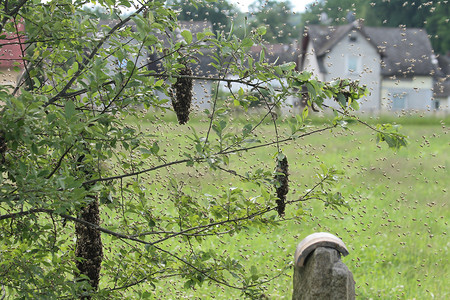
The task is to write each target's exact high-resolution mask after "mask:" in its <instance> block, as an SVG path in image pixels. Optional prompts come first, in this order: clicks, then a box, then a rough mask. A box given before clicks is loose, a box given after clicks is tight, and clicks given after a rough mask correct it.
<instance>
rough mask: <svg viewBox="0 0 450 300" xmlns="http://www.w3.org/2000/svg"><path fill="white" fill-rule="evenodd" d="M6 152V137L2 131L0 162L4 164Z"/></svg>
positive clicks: (0, 137) (0, 135)
mask: <svg viewBox="0 0 450 300" xmlns="http://www.w3.org/2000/svg"><path fill="white" fill-rule="evenodd" d="M5 152H6V139H5V138H4V135H3V132H1V131H0V163H2V164H4V163H5V161H6V159H5Z"/></svg>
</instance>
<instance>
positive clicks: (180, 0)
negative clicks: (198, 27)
mask: <svg viewBox="0 0 450 300" xmlns="http://www.w3.org/2000/svg"><path fill="white" fill-rule="evenodd" d="M168 3H169V5H173V7H175V8H176V9H177V10H179V13H178V20H180V21H205V20H207V21H209V22H211V24H212V26H213V30H214V32H215V33H216V34H218V33H219V32H222V31H225V32H228V31H229V30H230V28H231V22H232V21H233V20H234V19H235V18H234V17H235V16H236V14H238V13H239V10H238V9H237V8H236V7H235V6H234V5H233V4H231V3H230V2H228V1H227V0H220V1H187V0H172V1H169V2H168Z"/></svg>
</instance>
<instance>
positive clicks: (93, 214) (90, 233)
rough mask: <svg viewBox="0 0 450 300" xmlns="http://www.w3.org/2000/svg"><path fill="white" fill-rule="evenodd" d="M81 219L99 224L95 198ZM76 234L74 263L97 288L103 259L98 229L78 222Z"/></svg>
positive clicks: (82, 211)
mask: <svg viewBox="0 0 450 300" xmlns="http://www.w3.org/2000/svg"><path fill="white" fill-rule="evenodd" d="M78 217H79V218H80V219H81V220H83V221H86V222H89V223H92V224H96V225H100V213H99V205H98V200H97V198H95V197H93V201H92V202H91V203H89V204H88V205H87V206H85V207H84V208H83V209H82V210H81V211H80V213H79V216H78ZM75 232H76V236H77V243H76V250H75V255H76V257H78V258H80V259H79V260H77V262H76V265H77V268H78V270H79V272H80V274H83V275H86V276H87V277H89V283H90V285H91V286H92V289H93V290H96V289H97V288H98V284H99V281H100V269H101V263H102V259H103V246H102V239H101V235H100V231H98V230H96V229H94V228H92V227H88V226H85V225H83V224H80V223H76V224H75ZM90 298H91V297H90V296H82V297H81V299H90Z"/></svg>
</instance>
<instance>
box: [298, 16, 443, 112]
mask: <svg viewBox="0 0 450 300" xmlns="http://www.w3.org/2000/svg"><path fill="white" fill-rule="evenodd" d="M301 48H302V55H301V58H300V65H301V66H300V68H301V70H308V71H311V72H313V74H314V75H315V76H317V77H318V78H319V79H320V80H324V81H331V80H333V79H335V78H349V79H352V80H359V81H360V83H361V84H365V85H366V86H367V87H368V88H369V90H370V95H368V96H367V97H365V98H364V99H362V101H361V111H363V112H368V113H378V112H383V111H399V110H420V111H426V110H432V109H434V108H435V107H436V106H435V105H434V104H433V102H432V101H433V84H434V77H435V76H436V72H437V60H436V58H435V56H434V54H433V50H432V48H431V43H430V41H429V38H428V35H427V33H426V32H425V30H423V29H417V28H404V27H398V28H381V27H380V28H374V27H365V26H363V25H361V24H360V23H359V22H357V21H355V22H353V23H350V24H347V25H342V26H323V25H311V26H309V27H308V28H307V29H306V31H305V34H304V38H303V40H302V45H301ZM328 104H330V105H334V103H333V101H332V100H329V102H328Z"/></svg>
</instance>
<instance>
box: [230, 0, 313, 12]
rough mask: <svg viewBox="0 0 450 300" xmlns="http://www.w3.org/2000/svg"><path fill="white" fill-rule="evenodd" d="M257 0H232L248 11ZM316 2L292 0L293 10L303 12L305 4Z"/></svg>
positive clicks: (231, 0) (242, 9) (241, 8)
mask: <svg viewBox="0 0 450 300" xmlns="http://www.w3.org/2000/svg"><path fill="white" fill-rule="evenodd" d="M254 1H255V0H230V2H232V3H235V4H236V5H237V6H238V7H239V9H240V10H241V11H248V6H249V5H250V4H252V3H253V2H254ZM313 2H315V1H314V0H291V3H292V6H293V10H294V11H296V12H302V11H304V10H305V6H306V5H307V4H309V3H313Z"/></svg>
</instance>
